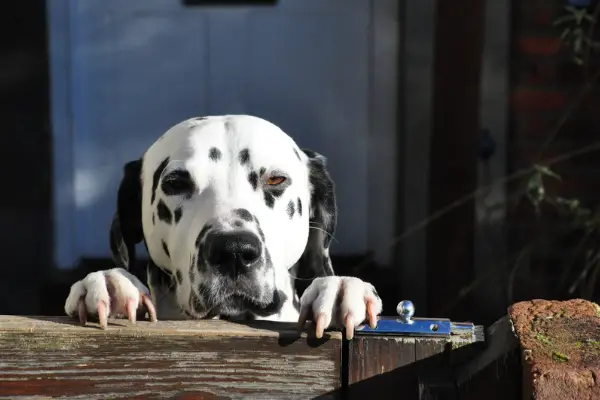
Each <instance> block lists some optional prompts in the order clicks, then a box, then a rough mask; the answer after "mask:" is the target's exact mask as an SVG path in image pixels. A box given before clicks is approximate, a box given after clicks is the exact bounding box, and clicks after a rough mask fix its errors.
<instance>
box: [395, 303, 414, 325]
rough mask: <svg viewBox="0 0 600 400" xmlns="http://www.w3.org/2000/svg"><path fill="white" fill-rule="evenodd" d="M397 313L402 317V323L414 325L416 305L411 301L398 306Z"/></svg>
mask: <svg viewBox="0 0 600 400" xmlns="http://www.w3.org/2000/svg"><path fill="white" fill-rule="evenodd" d="M396 312H397V313H398V315H399V316H400V319H401V320H402V322H405V323H407V324H412V323H413V321H412V317H413V315H415V305H414V304H413V303H412V301H410V300H402V301H401V302H400V303H398V306H396Z"/></svg>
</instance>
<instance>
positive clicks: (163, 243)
mask: <svg viewBox="0 0 600 400" xmlns="http://www.w3.org/2000/svg"><path fill="white" fill-rule="evenodd" d="M162 248H163V250H164V251H165V254H166V255H167V257H169V258H171V253H169V247H168V246H167V244H166V243H165V241H164V240H163V241H162Z"/></svg>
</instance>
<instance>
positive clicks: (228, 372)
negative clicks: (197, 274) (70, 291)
mask: <svg viewBox="0 0 600 400" xmlns="http://www.w3.org/2000/svg"><path fill="white" fill-rule="evenodd" d="M341 347H342V337H341V334H340V333H338V332H330V333H327V334H326V335H325V337H324V338H323V339H316V338H314V337H313V336H311V335H307V334H306V333H302V332H298V331H297V330H296V329H295V328H294V327H293V324H280V323H253V324H252V325H250V326H247V325H242V324H236V323H231V322H225V321H217V320H210V321H176V322H166V321H159V322H158V323H155V324H152V323H148V322H142V321H140V322H138V323H137V324H136V325H130V324H129V323H128V322H127V321H123V320H111V321H110V324H109V328H108V329H107V330H106V331H103V330H101V329H98V327H97V325H95V324H90V323H88V326H86V327H82V326H79V325H78V324H76V323H74V322H73V321H72V320H71V319H69V318H60V317H58V318H48V317H14V316H0V398H19V397H28V396H42V398H44V397H43V396H46V398H48V397H59V396H62V397H61V398H66V399H76V398H82V399H106V398H128V399H131V398H148V399H151V398H167V397H174V398H196V399H215V398H276V399H287V398H294V399H295V398H313V397H315V396H319V395H321V396H325V397H335V396H337V391H339V389H340V386H341V370H340V368H341V358H342V353H341Z"/></svg>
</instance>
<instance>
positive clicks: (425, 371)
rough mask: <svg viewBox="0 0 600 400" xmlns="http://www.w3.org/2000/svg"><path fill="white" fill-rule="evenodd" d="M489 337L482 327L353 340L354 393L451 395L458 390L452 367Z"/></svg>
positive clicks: (350, 391)
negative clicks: (467, 331) (464, 332)
mask: <svg viewBox="0 0 600 400" xmlns="http://www.w3.org/2000/svg"><path fill="white" fill-rule="evenodd" d="M483 343H484V337H483V330H482V327H479V326H477V327H475V332H474V334H473V335H466V336H464V335H463V336H460V335H452V336H451V337H450V338H432V337H429V338H424V337H421V338H417V337H391V336H374V335H373V336H371V335H369V336H361V335H360V334H357V335H356V336H355V338H354V340H352V341H351V342H349V343H348V357H347V359H348V367H347V368H348V372H347V373H348V387H347V388H345V393H346V394H347V397H348V398H349V399H359V398H365V396H367V397H373V398H378V399H384V398H402V399H405V400H413V399H415V400H416V399H418V400H426V399H448V398H449V397H447V393H448V392H454V391H455V384H456V381H455V379H454V377H453V376H451V375H452V372H451V370H452V368H453V367H454V366H455V365H457V364H458V363H461V362H464V361H465V360H467V359H469V358H470V357H472V356H473V354H474V353H475V352H476V351H478V350H479V349H480V348H481V345H482V344H483Z"/></svg>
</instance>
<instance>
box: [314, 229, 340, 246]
mask: <svg viewBox="0 0 600 400" xmlns="http://www.w3.org/2000/svg"><path fill="white" fill-rule="evenodd" d="M308 229H314V230H317V231H321V232H323V233H324V234H326V235H327V236H329V237H330V238H331V239H332V240H335V241H336V242H337V243H339V242H338V241H337V239H336V238H335V236H333V235H332V234H331V233H329V232H327V231H326V230H325V229H323V228H319V227H318V226H313V225H309V226H308Z"/></svg>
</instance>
